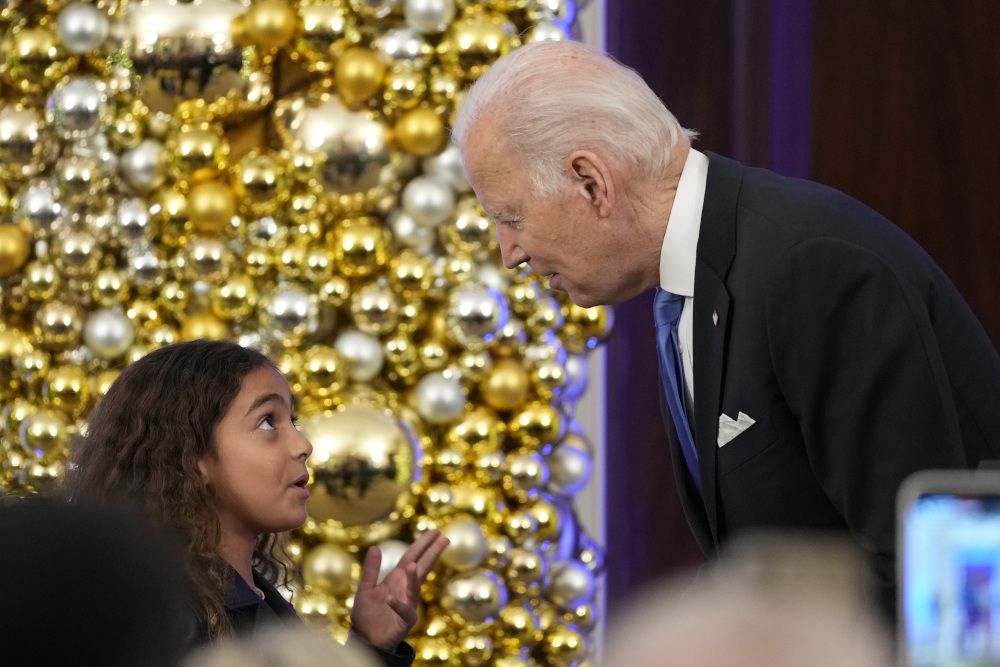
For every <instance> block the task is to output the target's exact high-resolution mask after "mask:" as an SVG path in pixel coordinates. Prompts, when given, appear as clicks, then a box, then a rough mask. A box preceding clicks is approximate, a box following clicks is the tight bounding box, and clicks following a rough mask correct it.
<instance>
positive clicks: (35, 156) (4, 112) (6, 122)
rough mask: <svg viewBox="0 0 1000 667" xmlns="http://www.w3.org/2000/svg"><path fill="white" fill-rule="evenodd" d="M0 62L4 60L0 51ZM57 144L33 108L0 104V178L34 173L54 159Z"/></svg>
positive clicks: (40, 115)
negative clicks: (0, 156)
mask: <svg viewBox="0 0 1000 667" xmlns="http://www.w3.org/2000/svg"><path fill="white" fill-rule="evenodd" d="M0 43H2V38H0ZM0 62H4V61H3V59H2V53H0ZM59 146H60V144H59V141H58V139H57V138H56V136H55V132H54V130H53V129H52V128H51V127H50V125H49V123H48V122H47V121H46V120H45V118H44V117H43V116H42V114H41V113H40V112H39V111H38V110H37V109H35V108H34V107H32V106H26V105H24V104H22V103H17V104H11V103H9V102H8V103H6V104H5V105H2V106H0V155H2V156H3V159H2V160H0V180H4V181H7V180H8V179H14V180H20V179H23V178H31V177H33V176H36V175H37V174H39V173H40V172H42V171H43V170H45V169H46V168H47V167H48V165H49V164H50V163H51V162H52V161H53V160H54V159H55V158H56V156H57V155H58V154H59Z"/></svg>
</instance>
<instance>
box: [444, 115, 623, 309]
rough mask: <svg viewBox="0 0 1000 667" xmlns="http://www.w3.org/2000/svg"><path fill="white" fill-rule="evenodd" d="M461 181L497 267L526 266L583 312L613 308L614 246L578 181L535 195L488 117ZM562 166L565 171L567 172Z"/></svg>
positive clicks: (472, 140) (474, 135)
mask: <svg viewBox="0 0 1000 667" xmlns="http://www.w3.org/2000/svg"><path fill="white" fill-rule="evenodd" d="M464 163H465V169H466V173H467V175H468V178H469V182H470V183H471V184H472V187H473V189H474V190H475V192H476V195H477V196H478V197H479V201H480V203H481V204H482V206H483V208H484V209H485V210H486V213H487V214H488V215H489V216H490V218H491V219H492V220H493V222H494V223H495V224H496V231H497V239H498V240H499V243H500V252H501V254H502V255H503V262H504V265H505V266H506V267H507V268H509V269H513V268H514V267H516V266H519V265H521V264H528V266H530V267H531V269H532V270H533V271H535V273H538V274H540V275H543V276H548V277H549V285H550V286H551V287H552V288H553V289H557V290H561V291H564V292H567V293H568V294H569V296H570V298H571V299H572V300H573V302H574V303H576V304H577V305H580V306H584V307H590V306H596V305H599V304H607V303H614V302H616V301H617V299H615V298H614V296H613V293H612V286H613V284H614V273H615V270H616V268H617V266H616V262H615V261H614V256H613V251H614V243H613V241H614V239H613V234H610V231H611V227H610V225H609V221H607V220H605V219H603V218H601V217H600V216H599V215H598V213H597V209H596V207H595V206H594V205H593V203H592V200H591V196H590V193H589V192H588V190H587V187H586V185H585V184H584V183H583V182H580V181H578V180H577V179H574V178H572V177H571V173H572V172H570V171H568V172H567V179H566V181H565V182H564V183H562V184H560V186H559V188H558V189H557V190H556V192H555V193H554V194H552V195H551V196H549V197H540V196H538V195H537V194H535V192H534V189H533V187H532V184H531V181H530V179H529V177H528V174H527V170H526V169H525V168H523V167H522V166H521V164H520V160H519V159H518V158H517V156H515V155H513V152H512V151H511V150H509V148H508V146H507V142H506V141H505V140H504V137H503V136H502V135H501V133H500V132H498V131H496V130H495V129H494V125H493V124H491V123H490V122H489V118H488V117H484V118H481V119H480V120H479V121H478V122H477V123H476V125H475V126H474V128H473V131H472V132H471V133H470V135H469V139H468V141H467V143H466V147H465V153H464ZM569 169H570V167H569V165H567V170H569Z"/></svg>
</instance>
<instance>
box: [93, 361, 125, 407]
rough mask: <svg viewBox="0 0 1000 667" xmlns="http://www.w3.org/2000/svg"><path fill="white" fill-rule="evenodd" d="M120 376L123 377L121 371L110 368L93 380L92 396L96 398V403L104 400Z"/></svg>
mask: <svg viewBox="0 0 1000 667" xmlns="http://www.w3.org/2000/svg"><path fill="white" fill-rule="evenodd" d="M119 375H121V371H120V370H118V369H117V368H109V369H108V370H106V371H101V372H100V373H98V374H97V375H96V376H95V377H94V378H92V379H91V383H90V384H91V395H92V396H93V397H94V400H95V401H100V400H101V399H102V398H104V395H105V394H106V393H108V390H109V389H111V385H112V384H114V382H115V380H117V379H118V376H119Z"/></svg>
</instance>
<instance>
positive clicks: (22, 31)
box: [0, 21, 79, 95]
mask: <svg viewBox="0 0 1000 667" xmlns="http://www.w3.org/2000/svg"><path fill="white" fill-rule="evenodd" d="M54 28H55V22H54V21H52V22H51V23H49V25H47V26H42V25H31V24H21V25H15V26H14V27H12V28H10V29H9V30H8V31H7V34H6V35H4V36H3V38H2V39H0V62H2V63H4V64H5V65H6V67H3V68H0V80H3V81H4V83H7V84H8V85H10V87H11V88H12V89H14V90H17V91H20V92H22V93H26V94H29V95H40V94H44V93H45V92H47V90H48V89H49V88H51V87H52V86H53V85H54V84H55V83H56V82H57V81H59V79H61V78H62V77H63V76H65V75H66V73H67V72H69V71H70V70H71V69H73V68H74V67H76V63H77V62H78V61H79V58H78V57H77V56H74V55H71V54H70V52H69V51H68V50H67V49H66V47H65V46H63V44H62V40H61V39H59V35H58V34H56V31H55V30H54Z"/></svg>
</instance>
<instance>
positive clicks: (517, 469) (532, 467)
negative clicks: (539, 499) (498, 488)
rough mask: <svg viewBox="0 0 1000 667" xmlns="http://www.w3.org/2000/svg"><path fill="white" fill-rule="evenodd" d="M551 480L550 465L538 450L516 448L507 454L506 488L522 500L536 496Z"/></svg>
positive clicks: (509, 492)
mask: <svg viewBox="0 0 1000 667" xmlns="http://www.w3.org/2000/svg"><path fill="white" fill-rule="evenodd" d="M548 481H549V466H548V464H547V463H546V462H545V459H544V458H543V457H542V455H541V454H539V453H538V452H537V451H533V450H524V449H520V450H515V451H513V452H511V453H510V454H508V455H507V472H506V474H505V475H504V478H503V486H504V490H505V491H506V492H507V493H508V494H509V495H510V496H511V497H513V498H515V499H517V500H518V501H520V502H525V501H527V500H528V499H529V498H534V497H535V496H536V495H537V494H538V492H539V491H540V490H541V489H542V488H543V487H544V486H545V485H546V484H547V483H548Z"/></svg>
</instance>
